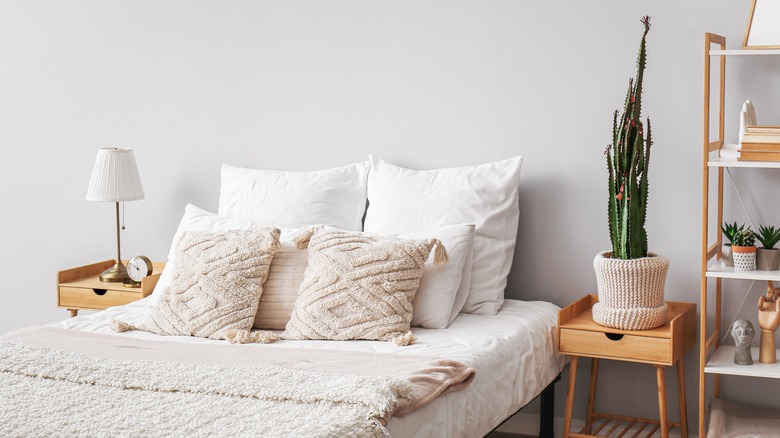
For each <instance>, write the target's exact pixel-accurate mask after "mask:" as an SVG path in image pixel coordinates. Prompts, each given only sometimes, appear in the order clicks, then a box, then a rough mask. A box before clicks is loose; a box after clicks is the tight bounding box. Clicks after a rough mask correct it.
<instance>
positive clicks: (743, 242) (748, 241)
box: [731, 227, 756, 272]
mask: <svg viewBox="0 0 780 438" xmlns="http://www.w3.org/2000/svg"><path fill="white" fill-rule="evenodd" d="M731 251H732V253H733V257H734V270H735V271H741V272H744V271H754V270H755V269H756V235H755V234H754V233H753V230H751V229H750V227H748V228H745V229H744V230H741V231H738V232H737V234H735V235H734V240H733V241H732V242H731Z"/></svg>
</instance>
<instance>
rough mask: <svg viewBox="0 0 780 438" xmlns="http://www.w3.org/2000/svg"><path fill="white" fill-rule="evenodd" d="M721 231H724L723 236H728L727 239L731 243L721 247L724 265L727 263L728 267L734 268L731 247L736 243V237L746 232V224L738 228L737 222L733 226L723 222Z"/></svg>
mask: <svg viewBox="0 0 780 438" xmlns="http://www.w3.org/2000/svg"><path fill="white" fill-rule="evenodd" d="M720 229H721V230H723V235H724V236H726V239H728V240H729V243H724V244H723V246H722V247H721V251H720V254H721V256H720V258H721V260H723V263H725V264H726V266H734V262H733V261H732V259H731V245H732V244H733V243H734V235H735V234H737V233H738V232H740V231H742V230H744V229H745V224H742V225H740V226H737V223H736V222H734V223H733V224H730V223H728V222H723V225H721V227H720Z"/></svg>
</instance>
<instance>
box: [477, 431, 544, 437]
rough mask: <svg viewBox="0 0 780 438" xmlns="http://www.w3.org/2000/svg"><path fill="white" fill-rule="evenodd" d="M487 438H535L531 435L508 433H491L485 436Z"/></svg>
mask: <svg viewBox="0 0 780 438" xmlns="http://www.w3.org/2000/svg"><path fill="white" fill-rule="evenodd" d="M485 438H533V437H532V436H531V435H517V434H514V433H506V432H491V433H489V434H487V435H485Z"/></svg>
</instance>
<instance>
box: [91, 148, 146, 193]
mask: <svg viewBox="0 0 780 438" xmlns="http://www.w3.org/2000/svg"><path fill="white" fill-rule="evenodd" d="M139 199H144V189H143V187H141V178H140V177H139V176H138V167H137V166H136V165H135V156H133V150H132V149H129V148H102V149H98V155H97V159H95V167H94V168H93V169H92V179H91V180H90V181H89V189H87V200H88V201H110V202H124V201H136V200H139Z"/></svg>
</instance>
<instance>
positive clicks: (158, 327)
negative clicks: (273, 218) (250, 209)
mask: <svg viewBox="0 0 780 438" xmlns="http://www.w3.org/2000/svg"><path fill="white" fill-rule="evenodd" d="M279 234H280V232H279V230H278V229H276V228H269V227H254V228H250V229H248V230H231V231H223V232H219V233H207V232H201V231H187V232H184V233H183V234H182V237H181V239H180V240H179V242H178V244H177V246H176V263H175V265H174V270H173V278H172V281H171V285H170V286H169V287H168V288H167V289H165V290H164V291H163V293H162V295H161V296H160V297H159V299H158V301H157V304H156V305H155V307H154V309H153V310H152V313H151V315H150V316H149V318H147V320H146V322H145V323H144V326H143V327H142V329H144V330H147V331H151V332H153V333H157V334H161V335H175V336H197V337H203V338H210V339H224V338H225V336H226V334H227V332H228V331H229V330H249V329H250V328H251V327H252V322H253V321H254V317H255V313H256V312H257V305H258V302H259V299H260V294H261V293H262V284H263V282H264V281H265V280H266V278H267V276H268V270H269V267H270V265H271V259H272V258H273V254H274V253H275V252H276V251H277V250H278V248H279Z"/></svg>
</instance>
